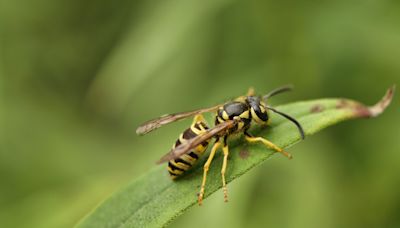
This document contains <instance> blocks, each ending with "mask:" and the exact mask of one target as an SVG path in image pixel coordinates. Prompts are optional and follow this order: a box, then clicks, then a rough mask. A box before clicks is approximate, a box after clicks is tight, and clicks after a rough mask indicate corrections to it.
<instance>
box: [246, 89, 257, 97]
mask: <svg viewBox="0 0 400 228" xmlns="http://www.w3.org/2000/svg"><path fill="white" fill-rule="evenodd" d="M254 94H255V92H254V88H253V87H250V88H249V90H248V91H247V96H254Z"/></svg>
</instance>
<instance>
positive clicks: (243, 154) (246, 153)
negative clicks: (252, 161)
mask: <svg viewBox="0 0 400 228" xmlns="http://www.w3.org/2000/svg"><path fill="white" fill-rule="evenodd" d="M239 156H240V158H242V159H247V158H248V157H249V156H250V152H249V151H248V150H247V148H244V149H242V150H241V151H240V152H239Z"/></svg>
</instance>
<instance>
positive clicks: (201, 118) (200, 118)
mask: <svg viewBox="0 0 400 228" xmlns="http://www.w3.org/2000/svg"><path fill="white" fill-rule="evenodd" d="M204 121H205V120H204V116H203V115H202V114H198V115H195V116H194V118H193V123H192V125H194V124H196V123H197V122H204Z"/></svg>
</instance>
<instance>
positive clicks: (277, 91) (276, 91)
mask: <svg viewBox="0 0 400 228" xmlns="http://www.w3.org/2000/svg"><path fill="white" fill-rule="evenodd" d="M292 89H293V85H285V86H282V87H279V88H276V89H274V90H272V91H271V92H269V93H268V94H266V95H264V96H263V100H267V99H268V98H270V97H272V96H275V95H277V94H280V93H283V92H288V91H290V90H292Z"/></svg>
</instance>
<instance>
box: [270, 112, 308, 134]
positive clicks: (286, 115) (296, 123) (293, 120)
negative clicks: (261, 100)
mask: <svg viewBox="0 0 400 228" xmlns="http://www.w3.org/2000/svg"><path fill="white" fill-rule="evenodd" d="M266 108H267V109H269V110H271V111H273V112H275V113H277V114H279V115H281V116H283V117H285V118H286V119H288V120H290V121H292V122H293V123H294V124H295V125H296V126H297V128H298V129H299V132H300V135H301V138H302V139H304V138H305V137H306V136H305V133H304V130H303V127H302V126H301V125H300V123H299V122H298V121H297V120H296V119H295V118H293V117H291V116H289V115H288V114H286V113H283V112H280V111H278V110H276V109H274V108H272V107H270V106H267V107H266Z"/></svg>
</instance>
